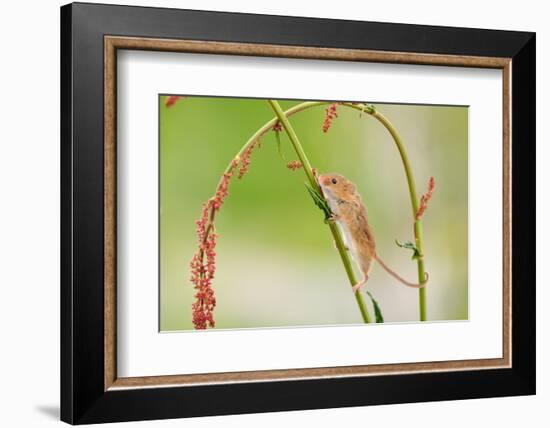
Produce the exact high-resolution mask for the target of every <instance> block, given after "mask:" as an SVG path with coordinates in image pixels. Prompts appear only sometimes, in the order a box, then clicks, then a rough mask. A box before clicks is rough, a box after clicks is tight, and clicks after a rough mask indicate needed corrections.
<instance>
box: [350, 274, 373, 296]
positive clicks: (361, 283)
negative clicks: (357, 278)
mask: <svg viewBox="0 0 550 428" xmlns="http://www.w3.org/2000/svg"><path fill="white" fill-rule="evenodd" d="M368 279H369V278H368V277H367V278H365V279H364V280H363V281H361V282H358V283H357V284H355V285H354V286H353V287H351V289H352V290H353V293H354V294H355V293H357V292H358V291H359V290H361V289H362V288H363V287H364V286H365V284H366V283H367V280H368Z"/></svg>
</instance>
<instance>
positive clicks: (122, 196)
mask: <svg viewBox="0 0 550 428" xmlns="http://www.w3.org/2000/svg"><path fill="white" fill-rule="evenodd" d="M535 94H536V92H535V34H533V33H526V32H511V31H495V30H482V29H466V28H448V27H434V26H418V25H408V24H393V23H373V22H358V21H339V20H327V19H313V18H297V17H283V16H267V15H249V14H233V13H219V12H205V11H192V10H176V9H160V8H141V7H128V6H113V5H92V4H79V3H75V4H70V5H67V6H63V7H62V8H61V105H62V111H61V130H62V135H61V168H62V169H61V195H62V206H61V213H62V218H61V222H62V228H61V229H62V233H61V247H62V257H61V259H62V263H61V277H62V281H61V418H62V420H63V421H65V422H68V423H71V424H86V423H98V422H116V421H130V420H145V419H162V418H178V417H190V416H202V415H223V414H236V413H251V412H269V411H282V410H298V409H315V408H327V407H344V406H363V405H374V404H388V403H405V402H418V401H436V400H452V399H465V398H478V397H496V396H510V395H527V394H534V393H535V257H534V255H535Z"/></svg>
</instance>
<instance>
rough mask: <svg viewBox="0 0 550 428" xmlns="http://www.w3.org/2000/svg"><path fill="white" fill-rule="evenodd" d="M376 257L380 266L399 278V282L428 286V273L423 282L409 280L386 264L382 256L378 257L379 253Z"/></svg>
mask: <svg viewBox="0 0 550 428" xmlns="http://www.w3.org/2000/svg"><path fill="white" fill-rule="evenodd" d="M375 258H376V261H377V262H378V263H380V266H382V267H383V268H384V270H385V271H386V272H388V273H389V274H390V275H391V276H393V277H394V278H395V279H397V280H398V281H399V282H401V283H402V284H404V285H406V286H407V287H413V288H423V287H425V286H426V284H427V283H428V278H429V277H428V273H427V272H426V273H425V274H426V277H425V278H424V281H423V282H421V283H420V284H419V283H417V282H409V281H407V280H406V279H404V278H402V277H401V276H399V275H398V274H397V273H395V272H394V271H393V270H391V269H390V268H389V267H388V265H386V263H384V262H383V261H382V259H381V258H380V257H378V255H376V256H375Z"/></svg>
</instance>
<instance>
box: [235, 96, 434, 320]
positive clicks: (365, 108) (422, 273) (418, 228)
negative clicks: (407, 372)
mask: <svg viewBox="0 0 550 428" xmlns="http://www.w3.org/2000/svg"><path fill="white" fill-rule="evenodd" d="M269 103H270V105H271V106H272V108H274V104H273V103H276V104H277V105H279V104H278V103H277V102H276V101H273V100H270V101H269ZM326 104H331V102H329V101H308V102H304V103H300V104H298V105H295V106H294V107H292V108H290V109H288V110H286V111H284V112H283V111H282V110H281V108H280V106H279V110H281V112H282V114H281V115H280V116H279V115H277V118H274V119H271V120H270V121H269V122H267V123H266V124H265V125H264V126H262V127H261V128H260V129H259V130H258V131H256V132H255V133H254V135H252V137H250V139H249V140H248V141H247V142H246V143H245V144H244V146H243V147H242V148H241V150H240V151H239V152H238V153H237V156H236V157H237V158H240V156H241V155H242V154H243V153H244V152H245V151H246V149H247V148H248V147H249V146H250V145H251V144H253V143H254V142H256V141H257V140H258V139H259V138H261V137H262V136H264V135H265V134H266V133H267V132H269V131H270V130H271V129H273V126H274V125H275V124H276V123H277V122H278V121H280V122H281V124H282V125H283V126H284V124H285V121H286V123H287V124H288V125H290V124H289V123H288V119H287V118H288V117H290V116H292V115H294V114H296V113H299V112H301V111H303V110H307V109H309V108H312V107H318V106H322V105H326ZM340 105H342V106H345V107H348V108H352V109H354V110H357V111H359V112H361V113H366V114H368V115H369V116H372V117H373V118H375V119H376V120H378V121H379V122H380V123H381V124H382V125H383V126H384V127H385V128H386V129H387V130H388V132H389V133H390V135H391V136H392V138H393V141H394V143H395V145H396V147H397V150H398V151H399V155H400V157H401V161H402V163H403V169H404V170H405V175H406V178H407V184H408V187H409V196H410V199H411V209H412V218H413V225H414V227H413V231H414V238H415V244H416V248H417V249H418V251H419V253H420V257H419V258H418V259H417V265H418V281H419V282H424V280H425V278H426V270H425V267H424V253H423V245H422V240H423V238H422V220H418V219H417V218H416V213H417V211H418V197H417V194H416V184H415V181H414V176H413V174H412V168H411V166H410V163H409V159H408V156H407V152H406V150H405V147H404V145H403V142H402V140H401V137H400V136H399V134H398V132H397V130H396V129H395V127H394V126H393V125H392V123H391V122H390V121H389V120H388V119H387V118H386V117H385V116H384V115H383V114H382V113H380V112H378V111H376V109H374V108H373V107H372V106H369V105H366V104H359V103H348V102H343V103H340ZM274 110H275V109H274ZM276 113H277V112H276ZM290 129H292V128H291V127H290ZM285 131H286V132H287V133H288V131H287V128H286V127H285ZM294 135H295V134H294ZM289 138H290V140H291V142H292V144H293V145H294V142H293V140H292V138H291V137H290V135H289ZM296 140H297V139H296ZM298 144H299V142H298ZM299 147H300V149H301V145H299ZM294 148H295V149H296V146H295V147H294ZM302 153H303V149H302ZM297 154H298V157H300V154H299V153H298V151H297ZM304 157H305V154H304ZM305 160H306V161H307V158H305ZM300 161H301V162H302V164H303V165H304V170H306V175H307V176H308V181H309V182H310V184H311V185H312V187H313V188H315V189H318V184H317V181H316V180H315V179H314V178H313V182H312V179H311V178H310V176H313V173H312V171H311V166H309V172H308V171H307V168H305V166H306V162H304V160H303V159H302V158H300ZM232 162H233V160H232V161H231V162H230V163H229V165H228V167H227V169H226V171H225V172H228V171H229V170H230V168H231V165H232ZM307 165H309V161H307ZM330 228H331V232H332V233H333V235H334V240H335V242H336V246H337V248H338V251H339V252H340V256H341V258H342V263H343V264H344V267H345V269H346V273H347V274H348V278H349V279H350V282H352V283H356V278H355V275H354V273H353V269H352V268H351V262H350V260H349V256H348V254H347V252H346V251H345V248H344V244H343V241H342V237H341V235H340V232H339V230H338V228H337V227H336V225H334V224H331V226H330ZM342 250H344V251H343V252H342ZM357 296H359V297H357ZM356 299H358V302H357V303H358V305H359V308H360V309H361V314H362V316H363V319H364V320H365V322H369V321H367V320H370V318H369V315H368V313H367V311H366V306H365V305H364V301H363V303H362V304H361V303H360V301H362V297H361V296H360V294H359V293H356ZM418 302H419V309H420V311H419V312H420V314H419V315H420V321H426V319H427V314H426V312H427V311H426V288H421V289H419V290H418ZM363 309H364V310H363Z"/></svg>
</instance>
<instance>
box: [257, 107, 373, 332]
mask: <svg viewBox="0 0 550 428" xmlns="http://www.w3.org/2000/svg"><path fill="white" fill-rule="evenodd" d="M268 102H269V104H270V105H271V108H272V109H273V111H274V112H275V114H276V115H277V117H278V118H279V121H280V122H281V124H282V125H283V128H284V129H285V132H286V133H287V135H288V138H289V139H290V141H291V143H292V145H293V146H294V150H295V151H296V154H297V155H298V158H299V159H300V162H301V163H302V165H303V169H304V172H305V174H306V176H307V178H308V180H309V183H310V185H311V187H313V188H314V189H316V190H317V191H319V192H321V189H320V187H319V183H317V180H316V178H315V175H314V174H313V169H312V168H311V164H310V163H309V159H308V158H307V156H306V154H305V152H304V149H303V148H302V145H301V144H300V141H299V140H298V136H297V135H296V132H294V128H292V125H291V124H290V122H289V121H288V118H287V116H286V114H285V112H283V110H282V109H281V106H280V105H279V103H278V102H277V101H275V100H268ZM329 227H330V231H331V232H332V236H333V237H334V242H335V243H336V248H337V249H338V252H339V253H340V258H341V259H342V263H343V264H344V268H345V270H346V273H347V275H348V278H349V281H350V283H351V285H352V286H353V285H355V284H357V282H358V281H357V278H355V273H354V272H353V268H352V265H351V260H350V258H349V254H348V252H347V251H346V248H345V245H344V241H343V239H342V235H341V233H340V230H339V229H338V227H337V226H336V224H335V223H334V222H330V223H329ZM354 294H355V300H356V301H357V305H358V306H359V311H360V312H361V316H362V317H363V321H364V322H365V323H370V322H371V321H370V316H369V313H368V310H367V306H366V304H365V300H364V298H363V295H362V294H361V293H359V292H357V293H354Z"/></svg>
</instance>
